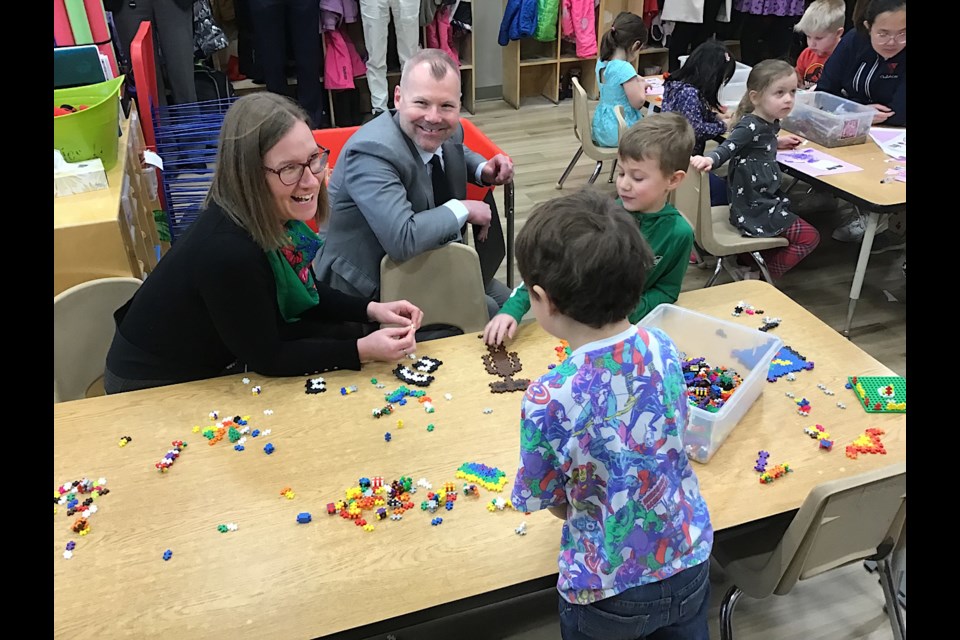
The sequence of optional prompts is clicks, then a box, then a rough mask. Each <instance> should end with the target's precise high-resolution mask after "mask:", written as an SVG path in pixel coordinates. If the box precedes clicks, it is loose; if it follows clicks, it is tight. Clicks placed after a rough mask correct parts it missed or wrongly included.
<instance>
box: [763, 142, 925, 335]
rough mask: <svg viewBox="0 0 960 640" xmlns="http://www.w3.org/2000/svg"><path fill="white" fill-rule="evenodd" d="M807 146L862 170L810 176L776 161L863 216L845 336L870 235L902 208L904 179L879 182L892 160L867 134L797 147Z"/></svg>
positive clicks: (867, 255) (867, 258) (863, 271)
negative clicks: (843, 143) (849, 141)
mask: <svg viewBox="0 0 960 640" xmlns="http://www.w3.org/2000/svg"><path fill="white" fill-rule="evenodd" d="M808 147H809V148H812V149H816V150H817V151H820V152H823V153H826V154H828V155H831V156H833V157H835V158H839V159H840V160H843V161H844V162H849V163H850V164H853V165H856V166H858V167H860V168H862V169H863V171H856V172H852V173H840V174H837V175H832V176H831V175H826V176H819V177H814V176H811V175H808V174H806V173H803V172H802V171H800V170H798V169H797V168H796V167H794V166H791V165H787V164H784V163H780V167H781V168H782V169H783V170H784V171H785V172H786V173H788V174H790V175H792V176H793V177H794V178H798V179H800V180H803V181H804V182H806V183H808V184H810V185H812V186H814V187H817V188H818V189H820V190H823V191H827V192H829V193H832V194H833V195H835V196H837V197H838V198H840V199H842V200H846V201H847V202H849V203H851V204H852V205H853V206H854V208H855V209H856V210H857V212H858V213H862V214H863V215H864V217H865V218H866V229H865V231H864V234H863V242H862V243H861V245H860V254H859V255H858V257H857V266H856V268H855V269H854V272H853V283H852V284H851V286H850V301H849V303H847V321H846V323H845V324H844V326H843V334H844V335H845V336H848V337H849V335H850V325H851V323H852V322H853V314H854V311H855V310H856V308H857V300H859V299H860V290H861V289H862V288H863V278H864V275H865V274H866V272H867V264H868V263H869V262H870V250H871V249H872V248H873V238H874V236H876V233H877V228H878V226H880V225H881V224H884V223H886V220H887V218H888V217H889V215H890V214H891V213H896V212H898V211H905V210H906V207H907V185H906V183H905V182H896V181H894V182H887V183H884V182H883V179H884V178H885V177H886V171H887V169H890V168H891V167H893V166H894V163H891V162H887V160H888V159H890V158H889V156H887V155H886V154H885V153H884V152H883V150H881V149H880V146H879V145H877V143H876V142H874V140H873V138H869V137H868V139H867V141H866V142H865V143H864V144H857V145H851V146H848V147H835V148H832V149H830V148H827V147H822V146H820V145H818V144H816V143H815V142H812V141H810V140H807V143H806V144H805V145H804V146H803V147H801V148H808ZM881 230H882V229H881Z"/></svg>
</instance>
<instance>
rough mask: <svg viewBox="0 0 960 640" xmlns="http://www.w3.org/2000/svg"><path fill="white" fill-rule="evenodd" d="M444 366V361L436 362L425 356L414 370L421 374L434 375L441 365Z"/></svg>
mask: <svg viewBox="0 0 960 640" xmlns="http://www.w3.org/2000/svg"><path fill="white" fill-rule="evenodd" d="M442 364H443V360H435V359H433V358H428V357H427V356H423V357H422V358H420V359H419V360H417V362H416V363H415V364H414V365H413V368H414V369H416V370H417V371H419V372H420V373H433V372H434V371H436V370H437V369H439V368H440V365H442Z"/></svg>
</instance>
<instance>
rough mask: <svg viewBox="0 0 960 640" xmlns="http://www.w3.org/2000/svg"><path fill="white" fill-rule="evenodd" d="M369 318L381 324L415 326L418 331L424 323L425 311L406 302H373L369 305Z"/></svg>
mask: <svg viewBox="0 0 960 640" xmlns="http://www.w3.org/2000/svg"><path fill="white" fill-rule="evenodd" d="M367 317H368V318H370V319H371V320H374V321H376V322H379V323H380V324H395V325H400V326H401V327H407V326H413V330H414V331H416V330H417V329H419V328H420V323H421V322H423V311H421V310H420V309H419V308H418V307H416V306H414V305H412V304H411V303H409V302H407V301H406V300H397V301H395V302H371V303H370V304H368V305H367Z"/></svg>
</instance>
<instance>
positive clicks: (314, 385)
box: [304, 378, 327, 393]
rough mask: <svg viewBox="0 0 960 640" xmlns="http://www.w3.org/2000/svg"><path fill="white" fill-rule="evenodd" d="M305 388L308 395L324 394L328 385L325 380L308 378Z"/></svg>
mask: <svg viewBox="0 0 960 640" xmlns="http://www.w3.org/2000/svg"><path fill="white" fill-rule="evenodd" d="M304 386H305V387H306V392H307V393H323V392H324V391H326V390H327V383H326V382H325V381H324V379H323V378H307V380H306V383H305V384H304Z"/></svg>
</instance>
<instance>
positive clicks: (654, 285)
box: [500, 199, 693, 324]
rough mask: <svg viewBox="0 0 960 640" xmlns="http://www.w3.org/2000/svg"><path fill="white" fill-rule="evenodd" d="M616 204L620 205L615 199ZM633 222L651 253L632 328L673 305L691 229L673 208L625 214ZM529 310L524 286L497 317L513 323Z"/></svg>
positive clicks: (687, 255) (686, 260) (684, 267)
mask: <svg viewBox="0 0 960 640" xmlns="http://www.w3.org/2000/svg"><path fill="white" fill-rule="evenodd" d="M617 203H618V204H621V205H622V204H623V203H622V202H621V201H620V200H619V199H618V200H617ZM628 213H630V215H632V216H633V218H634V219H635V220H636V221H637V225H638V226H639V227H640V233H641V234H643V237H644V238H646V239H647V242H648V243H649V244H650V248H651V249H652V250H653V255H654V258H653V260H654V264H653V268H652V269H651V270H650V272H649V273H647V279H646V282H645V283H644V286H643V295H642V296H640V301H639V302H638V303H637V306H636V308H635V309H634V310H633V312H632V313H631V314H630V315H629V316H628V319H629V320H630V322H631V323H632V324H636V323H637V322H639V321H640V319H641V318H643V317H644V316H645V315H647V314H648V313H650V312H651V311H653V309H654V308H655V307H657V305H661V304H664V303H673V302H676V301H677V298H678V297H679V296H680V287H681V285H682V284H683V276H684V275H685V274H686V273H687V265H688V264H689V260H690V251H691V250H692V249H693V228H692V227H691V226H690V223H688V222H687V220H686V218H684V217H683V216H682V215H681V214H680V212H679V211H677V208H676V207H674V206H673V205H672V204H669V203H667V204H666V205H664V207H663V209H661V210H660V211H657V212H656V213H639V212H632V211H631V212H628ZM529 310H530V293H529V292H528V291H527V286H526V285H525V284H522V283H521V284H520V286H519V287H517V288H516V289H514V290H513V293H512V294H510V298H509V299H508V300H507V301H506V302H504V303H503V307H501V308H500V313H505V314H507V315H509V316H511V317H512V318H514V319H515V320H516V321H517V322H520V320H521V319H522V318H523V315H524V314H525V313H526V312H527V311H529Z"/></svg>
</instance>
